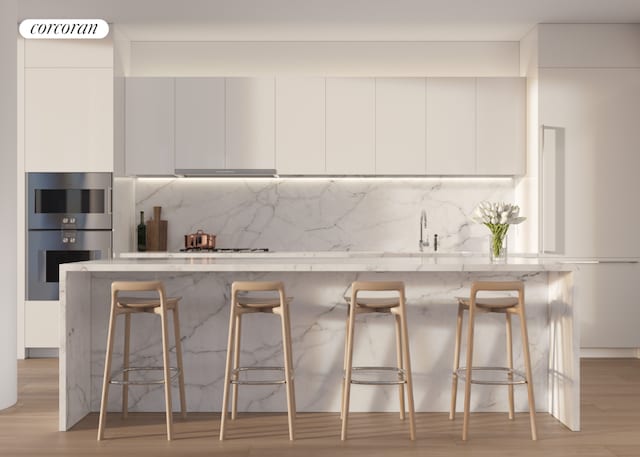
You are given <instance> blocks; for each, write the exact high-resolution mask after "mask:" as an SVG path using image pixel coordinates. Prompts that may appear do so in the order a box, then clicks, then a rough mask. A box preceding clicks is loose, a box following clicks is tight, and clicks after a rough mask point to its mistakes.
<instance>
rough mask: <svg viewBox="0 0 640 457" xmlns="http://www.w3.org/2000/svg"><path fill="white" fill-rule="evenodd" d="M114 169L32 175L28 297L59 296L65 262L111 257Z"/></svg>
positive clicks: (51, 298)
mask: <svg viewBox="0 0 640 457" xmlns="http://www.w3.org/2000/svg"><path fill="white" fill-rule="evenodd" d="M111 190H112V176H111V173H29V174H28V175H27V199H26V200H27V229H28V231H27V262H26V263H27V265H26V266H27V300H57V299H58V290H59V277H60V276H59V267H60V264H63V263H69V262H81V261H85V260H96V259H105V258H109V257H111V252H112V251H111V246H112V244H111V243H112V220H111V216H112V210H111Z"/></svg>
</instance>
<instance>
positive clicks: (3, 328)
mask: <svg viewBox="0 0 640 457" xmlns="http://www.w3.org/2000/svg"><path fill="white" fill-rule="evenodd" d="M17 17H18V13H17V1H16V0H3V1H2V2H0V81H1V82H2V83H1V84H0V195H2V198H1V199H0V214H2V215H3V223H2V224H0V237H2V239H3V240H5V241H6V242H5V243H4V246H3V249H2V261H1V262H0V290H2V301H0V373H2V374H1V375H0V409H4V408H7V407H9V406H11V405H13V404H15V402H16V401H17V395H18V393H17V392H18V391H17V385H18V379H17V361H16V300H17V299H16V289H17V277H16V261H17V249H16V243H15V242H13V241H12V240H16V236H17V228H16V222H15V218H16V215H17V182H16V171H17V162H16V160H17V154H16V150H17V124H16V119H17V99H16V94H17V49H16V48H17V44H16V36H17Z"/></svg>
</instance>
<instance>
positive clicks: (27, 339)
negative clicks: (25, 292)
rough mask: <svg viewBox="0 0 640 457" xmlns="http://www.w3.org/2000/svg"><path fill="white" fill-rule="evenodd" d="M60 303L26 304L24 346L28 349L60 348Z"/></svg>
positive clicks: (35, 302)
mask: <svg viewBox="0 0 640 457" xmlns="http://www.w3.org/2000/svg"><path fill="white" fill-rule="evenodd" d="M59 321H60V302H59V301H58V300H38V301H26V302H25V304H24V345H25V347H27V348H57V347H59V346H60V332H59V327H60V323H59Z"/></svg>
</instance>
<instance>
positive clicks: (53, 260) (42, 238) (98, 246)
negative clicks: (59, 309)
mask: <svg viewBox="0 0 640 457" xmlns="http://www.w3.org/2000/svg"><path fill="white" fill-rule="evenodd" d="M110 256H111V230H78V231H66V230H30V231H29V233H28V237H27V300H57V299H58V290H59V286H60V284H59V281H60V264H62V263H70V262H83V261H85V260H97V259H106V258H109V257H110Z"/></svg>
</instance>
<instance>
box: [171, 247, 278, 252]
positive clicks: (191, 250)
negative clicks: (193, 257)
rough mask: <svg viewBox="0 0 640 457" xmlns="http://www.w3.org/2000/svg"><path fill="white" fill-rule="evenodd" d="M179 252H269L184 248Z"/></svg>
mask: <svg viewBox="0 0 640 457" xmlns="http://www.w3.org/2000/svg"><path fill="white" fill-rule="evenodd" d="M180 251H181V252H269V249H268V248H186V249H180Z"/></svg>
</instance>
